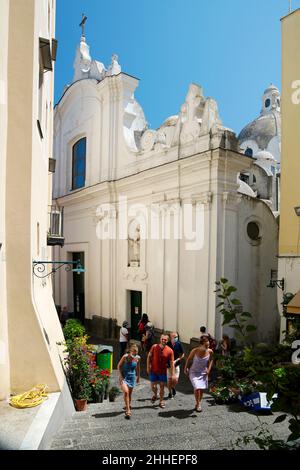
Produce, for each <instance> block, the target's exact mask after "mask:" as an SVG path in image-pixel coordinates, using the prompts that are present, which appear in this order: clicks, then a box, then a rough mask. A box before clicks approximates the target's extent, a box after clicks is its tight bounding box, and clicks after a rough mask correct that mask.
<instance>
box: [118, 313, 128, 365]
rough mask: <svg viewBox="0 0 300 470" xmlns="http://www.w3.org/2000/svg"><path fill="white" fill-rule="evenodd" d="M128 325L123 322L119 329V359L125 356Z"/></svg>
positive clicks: (126, 322)
mask: <svg viewBox="0 0 300 470" xmlns="http://www.w3.org/2000/svg"><path fill="white" fill-rule="evenodd" d="M128 327H129V323H128V321H127V320H125V321H123V323H122V327H121V329H120V339H119V343H120V358H121V357H123V355H124V354H125V351H126V348H127V344H128V339H129V331H128Z"/></svg>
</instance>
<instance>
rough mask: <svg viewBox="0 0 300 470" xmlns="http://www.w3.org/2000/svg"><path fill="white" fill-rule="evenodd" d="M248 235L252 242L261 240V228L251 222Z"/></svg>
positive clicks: (248, 226)
mask: <svg viewBox="0 0 300 470" xmlns="http://www.w3.org/2000/svg"><path fill="white" fill-rule="evenodd" d="M247 235H248V237H249V238H250V239H251V240H259V238H260V236H259V226H258V224H257V223H256V222H249V223H248V225H247Z"/></svg>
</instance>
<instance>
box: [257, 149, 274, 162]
mask: <svg viewBox="0 0 300 470" xmlns="http://www.w3.org/2000/svg"><path fill="white" fill-rule="evenodd" d="M254 156H255V158H257V159H258V160H270V161H274V162H276V160H275V158H274V157H273V155H272V154H271V152H267V151H266V150H260V151H259V152H257V153H256V154H255V155H254Z"/></svg>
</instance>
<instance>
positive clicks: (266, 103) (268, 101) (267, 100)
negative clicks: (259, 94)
mask: <svg viewBox="0 0 300 470" xmlns="http://www.w3.org/2000/svg"><path fill="white" fill-rule="evenodd" d="M270 104H271V100H270V98H267V99H266V100H265V108H269V106H270Z"/></svg>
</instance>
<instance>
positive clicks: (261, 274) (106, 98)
mask: <svg viewBox="0 0 300 470" xmlns="http://www.w3.org/2000/svg"><path fill="white" fill-rule="evenodd" d="M74 68H75V74H74V79H73V82H72V84H71V85H69V86H68V87H67V88H66V89H65V91H64V94H63V96H62V97H61V99H60V101H59V103H58V104H57V105H56V108H55V118H54V157H55V158H56V160H57V165H56V173H55V182H54V193H53V198H54V201H55V204H57V206H59V207H63V208H64V236H65V245H64V246H63V247H62V248H55V259H59V258H60V259H62V260H64V259H69V260H77V259H80V261H81V262H82V264H83V265H84V267H85V272H84V273H83V274H81V275H80V276H78V275H77V274H75V273H74V274H73V273H72V272H65V271H62V270H60V273H59V275H58V273H57V275H56V277H55V301H56V304H57V305H60V306H62V307H63V306H67V308H68V310H69V311H71V312H74V315H75V316H76V315H77V316H78V317H79V318H81V319H82V320H85V321H86V322H87V324H88V326H89V329H90V331H92V332H93V333H95V334H99V335H106V336H112V335H113V334H114V332H115V331H116V330H117V328H116V326H118V325H121V324H122V322H123V321H124V320H125V319H126V320H128V321H129V323H130V325H131V328H132V334H133V336H134V335H135V331H136V325H137V322H138V320H139V318H140V316H141V314H142V313H144V312H145V313H147V314H148V316H149V318H150V320H151V322H153V323H154V325H155V327H156V330H157V332H159V331H171V330H178V331H179V334H180V338H181V340H182V341H183V342H184V343H188V344H189V343H190V341H191V339H192V338H194V337H198V336H199V327H200V326H201V325H205V326H207V328H208V330H209V331H210V332H211V333H212V334H214V335H215V336H216V337H217V338H220V337H221V335H222V331H223V327H222V318H221V315H220V313H219V312H218V309H216V305H217V304H218V298H217V297H216V293H215V292H214V290H215V281H217V280H219V279H220V277H226V278H227V279H229V281H230V282H231V283H232V284H233V285H235V286H236V287H237V289H238V291H237V297H238V298H239V299H240V300H241V301H242V303H243V306H244V308H245V309H246V310H247V311H250V312H251V313H252V314H253V317H254V322H255V323H256V324H257V326H258V331H257V339H259V340H261V341H276V340H277V339H278V333H279V330H278V328H279V314H278V310H277V298H276V292H275V289H268V288H267V287H266V286H267V284H268V282H269V279H270V271H271V269H276V266H277V259H276V254H277V237H278V226H277V221H276V217H275V216H274V213H273V211H274V210H275V208H274V205H273V201H271V200H268V198H267V197H264V195H262V197H260V195H258V193H257V188H254V189H253V187H251V184H252V183H253V177H252V180H251V181H249V180H248V181H245V175H246V176H247V175H250V174H252V175H253V174H254V173H253V171H256V172H259V171H262V172H265V164H264V165H263V168H262V167H261V166H259V165H258V166H257V165H254V163H255V162H258V160H259V159H256V158H254V157H255V155H251V156H250V155H245V154H244V152H245V150H246V147H245V146H244V147H243V146H241V148H240V143H239V140H238V139H237V137H236V136H235V134H234V132H233V131H232V130H230V129H228V128H226V127H224V126H223V125H222V122H221V120H220V117H219V113H218V108H217V103H216V101H215V100H214V99H212V98H206V97H205V96H204V94H203V90H202V88H201V87H200V86H198V85H196V84H191V85H190V87H189V89H188V90H187V95H186V99H185V102H184V103H183V104H182V106H181V108H180V110H179V112H178V115H175V116H170V117H169V118H168V119H166V121H165V122H164V123H163V124H162V125H161V126H160V127H159V128H158V129H156V130H154V129H149V128H148V127H147V124H146V120H145V116H144V113H143V110H142V108H141V106H140V105H139V104H138V102H137V101H136V99H135V97H134V92H135V89H136V87H137V86H138V80H137V79H136V78H134V77H131V76H130V75H127V74H126V73H123V72H122V71H121V68H120V65H119V64H118V59H117V57H116V56H113V58H112V64H111V66H110V67H109V68H108V69H107V70H106V69H105V67H104V65H103V64H101V63H100V62H97V61H94V60H92V59H91V57H90V53H89V47H88V45H87V44H86V41H85V38H84V36H82V38H81V42H80V46H79V48H78V50H77V53H76V59H75V63H74ZM246 145H247V146H248V142H246ZM255 150H256V149H255ZM253 168H254V170H253ZM264 175H265V173H263V174H262V176H261V178H262V179H261V184H260V187H261V186H263V185H264V184H265V182H264V180H263V177H264ZM258 176H259V175H258ZM241 177H242V178H244V179H241ZM258 180H259V178H258ZM272 184H273V183H272ZM267 196H268V197H269V196H270V194H269V193H268V194H267ZM231 335H232V332H231Z"/></svg>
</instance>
